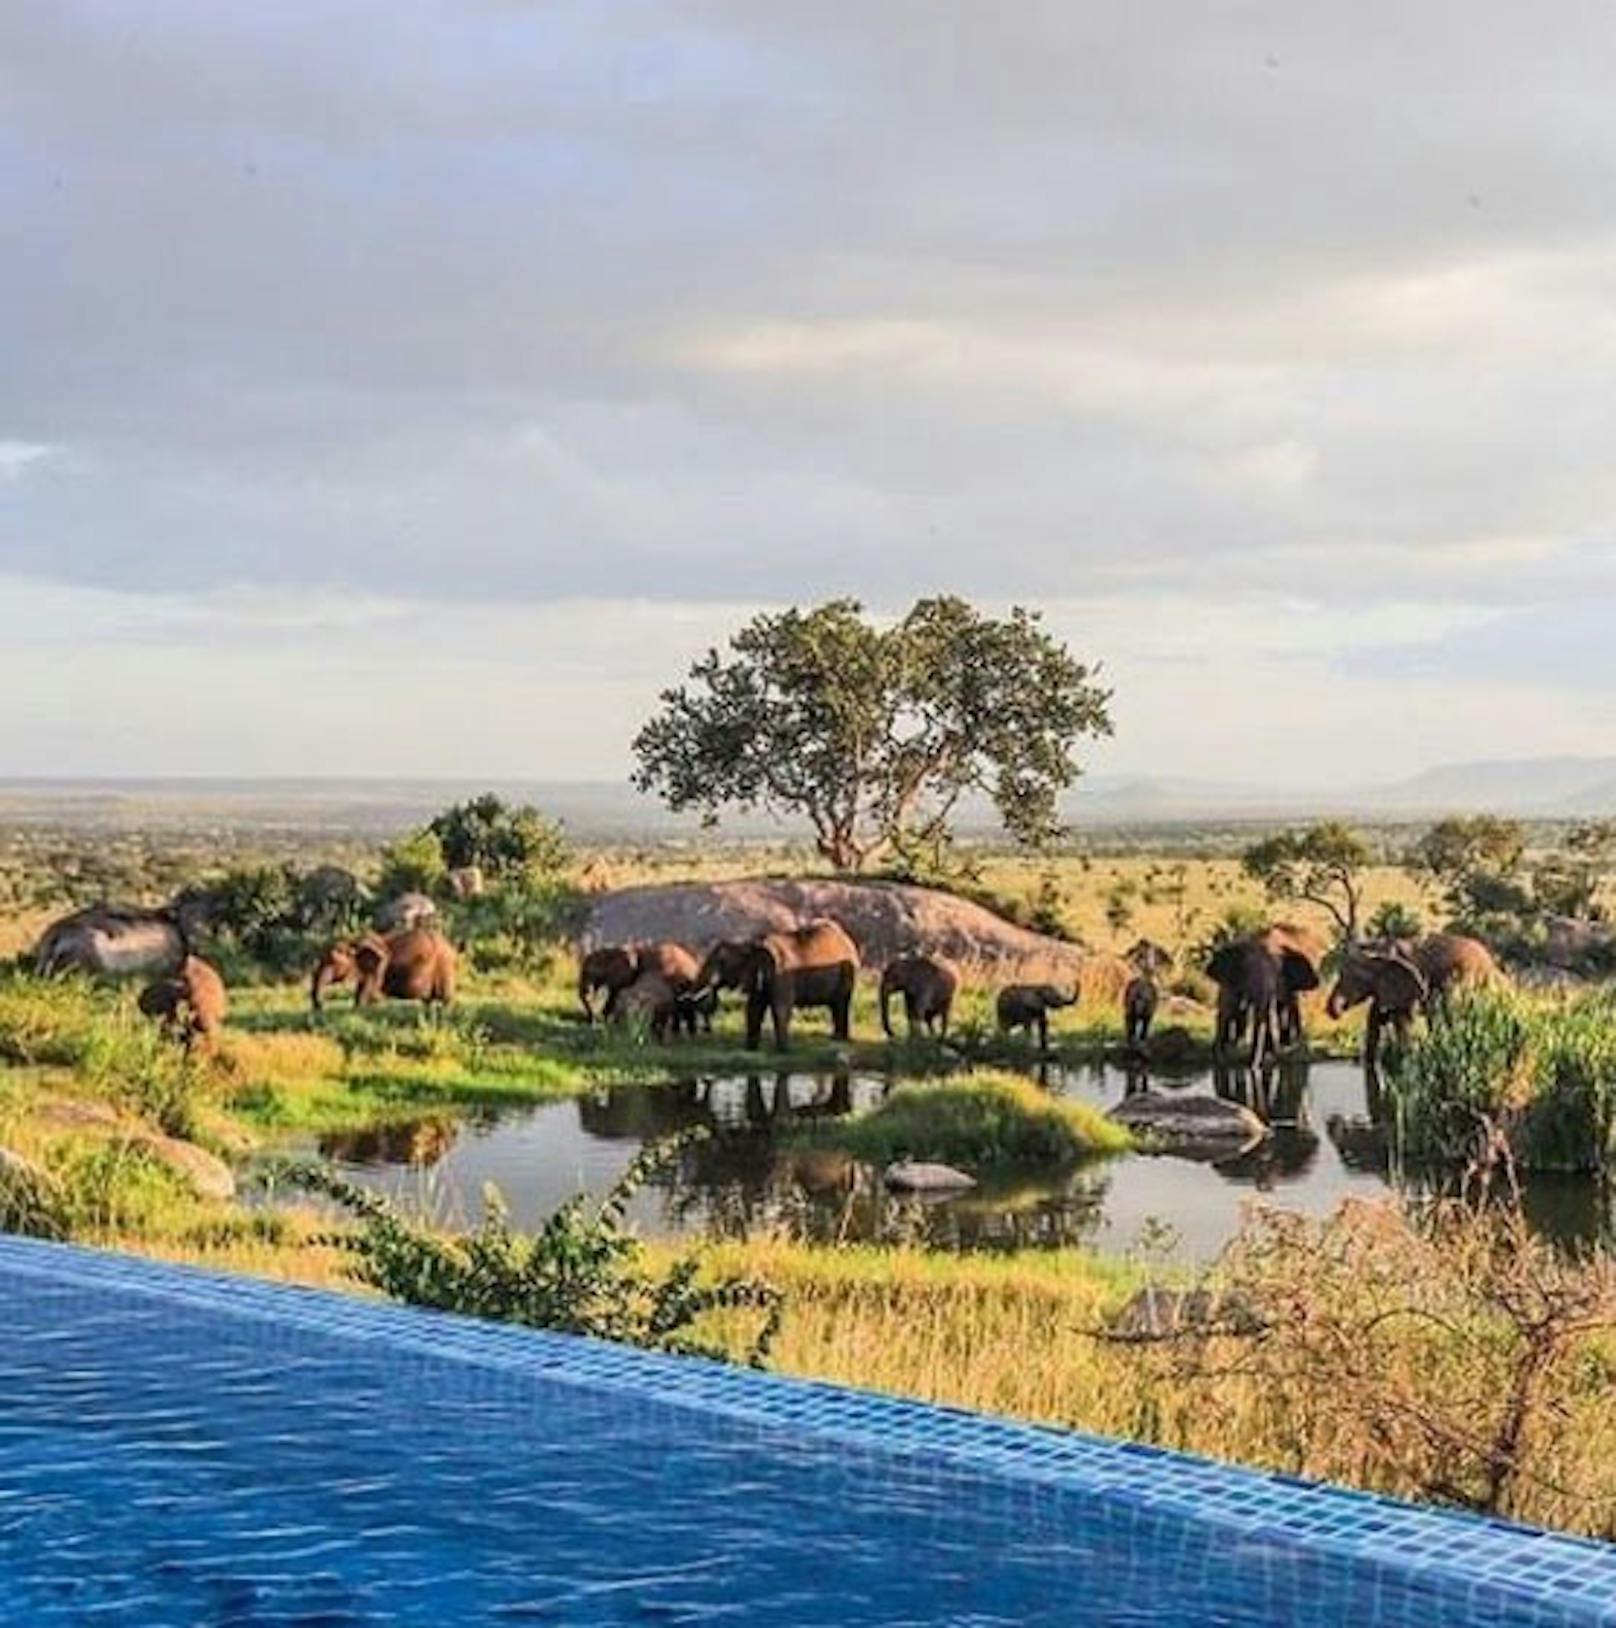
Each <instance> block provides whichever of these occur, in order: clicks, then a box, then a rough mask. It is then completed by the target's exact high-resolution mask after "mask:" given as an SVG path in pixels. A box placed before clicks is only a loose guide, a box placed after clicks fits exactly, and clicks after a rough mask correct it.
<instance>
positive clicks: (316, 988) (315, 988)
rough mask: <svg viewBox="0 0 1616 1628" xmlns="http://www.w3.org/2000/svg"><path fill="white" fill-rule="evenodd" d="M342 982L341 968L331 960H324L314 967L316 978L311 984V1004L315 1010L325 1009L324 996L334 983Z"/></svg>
mask: <svg viewBox="0 0 1616 1628" xmlns="http://www.w3.org/2000/svg"><path fill="white" fill-rule="evenodd" d="M341 982H342V973H341V970H340V969H339V968H338V967H337V966H335V965H334V964H333V963H332V962H331V961H329V960H326V961H322V962H321V963H320V964H319V966H317V967H316V968H315V969H314V979H313V982H312V983H310V985H309V1006H310V1008H311V1009H312V1010H313V1011H315V1012H319V1011H323V1010H324V1005H323V1002H322V997H323V996H324V994H325V992H326V990H327V989H329V988H330V987H331V985H332V984H336V983H341Z"/></svg>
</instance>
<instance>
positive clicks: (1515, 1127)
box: [1388, 991, 1616, 1171]
mask: <svg viewBox="0 0 1616 1628" xmlns="http://www.w3.org/2000/svg"><path fill="white" fill-rule="evenodd" d="M1388 1086H1389V1094H1390V1099H1391V1103H1392V1107H1393V1110H1394V1115H1395V1126H1396V1135H1397V1144H1398V1147H1399V1150H1400V1152H1401V1153H1402V1155H1403V1156H1404V1157H1405V1158H1407V1159H1409V1160H1410V1161H1412V1162H1415V1163H1432V1164H1441V1163H1463V1162H1467V1161H1469V1160H1472V1159H1475V1158H1478V1157H1480V1156H1482V1155H1483V1154H1484V1153H1485V1151H1486V1148H1487V1145H1488V1143H1489V1140H1490V1139H1491V1138H1493V1137H1496V1136H1501V1137H1502V1138H1503V1139H1504V1141H1505V1143H1506V1144H1507V1146H1508V1149H1509V1152H1510V1155H1511V1156H1512V1157H1513V1159H1514V1161H1515V1163H1516V1164H1517V1165H1519V1166H1520V1167H1521V1168H1522V1169H1526V1170H1573V1171H1609V1170H1611V1169H1612V1168H1613V1166H1616V1001H1613V1000H1612V998H1611V996H1610V995H1609V994H1608V993H1600V994H1595V995H1590V996H1584V997H1582V998H1580V999H1574V1000H1550V1001H1545V1000H1541V999H1539V1000H1532V999H1529V998H1527V997H1524V996H1521V995H1519V994H1512V993H1509V992H1505V991H1487V992H1483V993H1478V994H1475V995H1471V996H1468V997H1466V998H1464V999H1460V1000H1456V1001H1454V1002H1453V1003H1452V1004H1451V1006H1450V1008H1449V1009H1448V1011H1447V1012H1446V1013H1445V1014H1444V1015H1442V1016H1441V1017H1439V1018H1438V1020H1437V1021H1436V1022H1434V1023H1432V1024H1430V1025H1429V1026H1428V1027H1425V1028H1423V1029H1422V1030H1420V1031H1419V1032H1417V1033H1416V1035H1415V1037H1414V1039H1413V1040H1412V1041H1411V1043H1410V1044H1409V1046H1408V1048H1407V1049H1406V1050H1405V1051H1404V1053H1403V1054H1402V1055H1401V1056H1397V1057H1394V1058H1393V1059H1392V1066H1391V1072H1390V1076H1389V1080H1388Z"/></svg>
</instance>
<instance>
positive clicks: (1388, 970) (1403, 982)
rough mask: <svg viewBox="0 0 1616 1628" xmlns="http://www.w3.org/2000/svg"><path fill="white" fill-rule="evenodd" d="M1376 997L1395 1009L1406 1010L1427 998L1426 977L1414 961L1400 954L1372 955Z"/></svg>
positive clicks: (1381, 1002)
mask: <svg viewBox="0 0 1616 1628" xmlns="http://www.w3.org/2000/svg"><path fill="white" fill-rule="evenodd" d="M1370 959H1371V961H1372V962H1373V973H1372V980H1371V981H1372V982H1373V984H1374V989H1375V999H1376V1000H1377V1001H1378V1002H1379V1003H1380V1004H1381V1005H1382V1006H1385V1007H1389V1008H1390V1009H1391V1010H1393V1011H1406V1010H1407V1009H1408V1008H1410V1007H1412V1006H1417V1005H1418V1004H1419V1003H1420V1002H1421V1001H1423V1000H1424V999H1425V995H1426V986H1425V979H1424V977H1423V976H1422V975H1421V973H1420V969H1419V968H1418V967H1417V966H1415V965H1414V963H1413V962H1412V961H1405V960H1404V959H1403V957H1402V956H1400V955H1376V956H1372V957H1371V958H1370Z"/></svg>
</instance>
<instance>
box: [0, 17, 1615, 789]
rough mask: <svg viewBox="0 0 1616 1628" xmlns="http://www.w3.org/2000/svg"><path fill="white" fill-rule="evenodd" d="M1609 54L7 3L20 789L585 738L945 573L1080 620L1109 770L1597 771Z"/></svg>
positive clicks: (12, 556)
mask: <svg viewBox="0 0 1616 1628" xmlns="http://www.w3.org/2000/svg"><path fill="white" fill-rule="evenodd" d="M1613 61H1616V12H1613V11H1612V9H1611V8H1610V7H1609V6H1608V5H1607V4H1604V3H1603V0H1600V3H1588V4H1578V3H1566V4H1562V5H1559V6H1556V7H1554V8H1553V10H1552V12H1551V13H1544V12H1543V11H1542V10H1541V9H1540V8H1531V7H1523V6H1520V5H1518V4H1513V3H1506V0H1470V3H1467V4H1465V5H1463V6H1459V5H1448V4H1437V3H1434V0H1413V3H1409V0H1402V3H1395V4H1394V3H1367V4H1366V3H1362V0H1341V3H1319V4H1311V5H1306V6H1300V5H1296V4H1294V3H1291V4H1275V5H1229V4H1210V3H1209V4H1197V5H1183V4H1171V5H1168V4H1155V3H1150V0H1117V3H1115V4H1103V5H1102V4H1093V3H1085V0H1048V3H1035V0H1004V3H1000V4H993V5H985V4H981V3H979V0H912V3H911V0H873V3H871V4H868V5H864V6H858V7H853V6H837V7H826V6H824V5H821V4H814V3H812V0H794V3H770V0H734V3H717V0H715V3H707V4H694V3H692V4H655V3H631V0H618V3H611V0H580V3H577V4H566V3H557V0H545V3H543V4H540V3H537V0H535V3H533V4H518V3H512V0H505V3H502V0H464V3H460V4H451V3H448V0H444V3H438V4H427V3H414V0H385V3H384V0H369V3H366V4H351V3H350V4H344V3H342V0H318V3H316V0H309V3H290V0H282V3H278V4H273V5H254V6H244V5H233V6H221V5H217V4H213V3H208V0H197V3H195V4H177V3H170V0H145V3H142V4H140V5H130V4H128V3H125V0H119V3H116V4H111V3H108V4H75V3H69V0H37V3H35V0H12V3H10V4H8V5H6V6H4V7H3V8H0V174H3V175H4V177H5V180H6V190H7V208H6V209H5V211H4V212H3V213H0V355H3V358H4V361H3V366H0V596H3V598H4V602H5V604H6V605H7V606H8V607H9V610H10V614H8V616H7V618H6V624H5V625H6V640H5V644H4V646H3V647H0V683H4V684H5V686H6V689H7V693H8V694H9V695H11V696H12V697H14V698H16V697H19V696H21V697H22V698H23V699H22V700H21V703H20V705H17V704H13V705H9V706H8V707H7V708H6V709H4V711H3V713H0V772H4V771H6V770H11V771H13V772H26V773H36V774H50V773H69V772H77V773H111V772H124V773H161V772H169V771H172V772H215V773H241V772H255V771H263V772H282V773H295V772H315V771H327V772H352V771H360V770H372V771H376V772H391V773H417V774H432V773H444V774H457V775H466V774H477V773H481V772H486V773H488V774H490V775H495V774H498V775H505V776H508V775H514V774H527V775H539V776H555V777H568V776H595V775H617V774H621V773H622V772H623V770H624V768H625V766H626V740H627V738H628V736H629V734H630V733H631V732H632V729H633V727H634V725H635V723H636V721H637V719H638V718H639V717H640V716H641V715H643V713H644V711H645V710H646V708H647V707H648V706H649V705H650V704H651V702H652V701H653V699H654V696H655V693H656V690H657V689H658V688H659V687H660V686H661V685H662V684H664V683H667V682H670V681H672V680H673V679H675V678H676V677H677V676H678V673H679V671H680V669H681V668H682V667H683V665H684V664H685V663H686V662H687V661H688V659H689V658H690V657H691V656H692V655H693V654H695V653H697V652H698V651H699V649H700V648H701V647H702V646H703V645H704V644H705V643H706V642H709V641H711V640H712V639H714V638H717V637H719V636H721V634H722V633H723V632H724V630H725V629H726V628H728V627H730V626H732V625H734V623H735V622H736V621H738V620H739V619H740V618H741V617H743V616H744V615H746V614H747V613H748V612H749V611H750V610H752V609H754V608H756V607H757V606H758V605H760V604H764V603H780V602H785V601H792V600H798V601H801V600H809V599H817V598H824V597H828V596H830V595H833V594H842V593H851V594H856V595H858V596H861V597H863V598H864V599H865V600H866V601H867V602H869V603H871V604H872V605H874V606H876V607H878V608H879V609H882V610H894V609H897V608H900V607H901V606H902V605H903V604H905V603H906V602H907V601H908V600H909V599H911V598H912V597H914V596H915V595H917V594H919V593H923V592H932V591H937V590H951V591H959V592H963V593H967V594H970V595H972V596H975V597H977V598H979V599H982V600H984V601H986V602H989V603H991V604H995V605H998V604H1004V603H1008V602H1010V601H1012V600H1021V601H1025V602H1030V603H1036V604H1043V605H1045V606H1046V607H1047V609H1048V612H1049V614H1050V617H1051V619H1052V621H1053V622H1054V623H1055V625H1056V626H1057V627H1058V628H1059V629H1060V631H1061V632H1062V633H1063V634H1065V635H1066V636H1067V637H1069V638H1070V639H1071V641H1072V642H1073V644H1074V646H1075V647H1076V648H1077V649H1078V650H1079V651H1080V653H1082V654H1083V655H1085V656H1087V657H1089V658H1091V659H1101V660H1103V661H1104V662H1105V665H1106V669H1107V672H1108V674H1109V676H1110V678H1111V681H1112V682H1113V683H1114V684H1116V686H1117V689H1118V701H1117V712H1118V719H1119V724H1120V726H1121V727H1120V730H1119V735H1118V738H1117V740H1116V741H1115V742H1114V743H1110V744H1108V746H1107V747H1106V749H1105V752H1104V755H1103V757H1102V759H1101V760H1100V761H1101V763H1102V765H1103V766H1104V767H1106V768H1108V769H1112V770H1116V769H1140V770H1151V769H1160V770H1162V771H1164V772H1168V771H1170V772H1173V773H1216V774H1218V775H1219V776H1220V777H1223V778H1230V777H1238V778H1244V779H1258V778H1266V779H1269V780H1272V781H1274V782H1275V783H1276V784H1284V785H1295V784H1301V783H1309V782H1319V781H1328V780H1330V779H1332V778H1333V779H1335V780H1337V781H1339V780H1343V779H1363V778H1376V777H1380V776H1382V775H1386V774H1393V773H1398V772H1402V771H1404V770H1407V769H1412V768H1417V767H1421V766H1424V765H1425V764H1427V763H1430V762H1434V761H1439V760H1442V759H1448V758H1457V757H1464V756H1489V757H1492V756H1501V755H1511V754H1515V753H1522V754H1524V753H1535V752H1547V751H1606V752H1609V751H1613V750H1616V640H1613V639H1612V638H1611V636H1610V633H1609V625H1610V616H1609V614H1608V613H1609V610H1610V608H1611V605H1612V600H1613V598H1616V550H1613V548H1612V544H1611V537H1610V525H1611V521H1610V517H1611V515H1612V514H1613V513H1616V444H1613V443H1616V410H1613V399H1612V396H1613V393H1612V385H1613V381H1616V99H1613V98H1612V97H1611V95H1610V94H1609V74H1610V65H1611V63H1612V62H1613ZM601 675H605V676H604V677H602V676H601ZM176 709H177V710H176ZM246 716H250V717H251V718H252V719H253V720H254V722H253V726H252V727H251V728H243V727H242V720H243V718H244V717H246Z"/></svg>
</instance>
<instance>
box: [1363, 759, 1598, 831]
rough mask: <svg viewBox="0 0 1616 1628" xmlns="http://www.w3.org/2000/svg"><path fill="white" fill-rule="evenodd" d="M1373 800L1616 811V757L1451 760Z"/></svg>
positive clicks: (1503, 809)
mask: <svg viewBox="0 0 1616 1628" xmlns="http://www.w3.org/2000/svg"><path fill="white" fill-rule="evenodd" d="M1371 797H1372V803H1373V806H1375V807H1378V808H1381V809H1387V810H1395V809H1405V808H1406V809H1409V810H1414V811H1418V812H1421V813H1430V812H1438V813H1462V812H1465V811H1467V810H1475V809H1487V810H1489V811H1490V812H1492V813H1495V814H1516V815H1523V816H1532V815H1535V816H1538V817H1540V818H1550V819H1552V818H1555V817H1557V816H1568V815H1576V814H1616V757H1542V758H1516V759H1502V760H1495V761H1491V762H1481V763H1449V764H1444V765H1442V766H1440V767H1438V768H1434V769H1428V770H1426V771H1425V773H1423V774H1417V775H1414V776H1412V777H1411V778H1409V779H1407V780H1400V781H1397V782H1396V783H1394V784H1393V785H1390V786H1384V787H1382V788H1380V790H1379V791H1378V792H1375V793H1372V794H1371Z"/></svg>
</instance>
